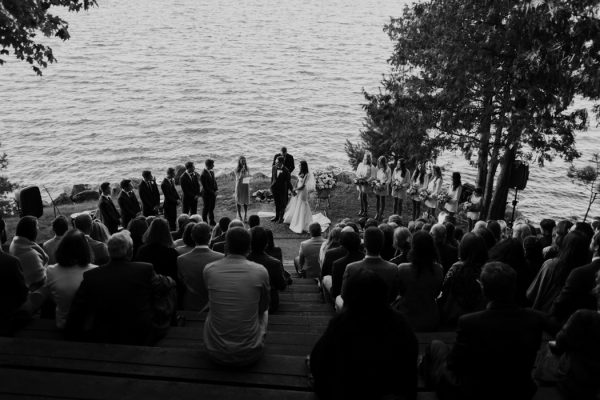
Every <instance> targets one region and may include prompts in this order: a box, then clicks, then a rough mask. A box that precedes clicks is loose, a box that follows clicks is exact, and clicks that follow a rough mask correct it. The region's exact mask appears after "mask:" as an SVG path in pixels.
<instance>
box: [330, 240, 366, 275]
mask: <svg viewBox="0 0 600 400" xmlns="http://www.w3.org/2000/svg"><path fill="white" fill-rule="evenodd" d="M347 254H348V250H346V249H345V248H344V247H342V246H338V247H334V248H333V249H329V250H327V251H326V252H325V256H324V257H323V265H322V266H321V279H323V277H324V276H326V275H331V274H332V271H333V263H334V262H335V261H337V260H339V259H340V258H342V257H344V256H346V255H347ZM361 259H362V258H361Z"/></svg>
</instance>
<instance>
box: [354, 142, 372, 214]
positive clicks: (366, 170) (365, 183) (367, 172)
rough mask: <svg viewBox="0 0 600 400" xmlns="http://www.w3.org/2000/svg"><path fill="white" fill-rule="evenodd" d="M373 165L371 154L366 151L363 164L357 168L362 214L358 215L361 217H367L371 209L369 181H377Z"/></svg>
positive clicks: (357, 186)
mask: <svg viewBox="0 0 600 400" xmlns="http://www.w3.org/2000/svg"><path fill="white" fill-rule="evenodd" d="M372 164H373V158H372V156H371V152H370V151H365V154H364V155H363V160H362V162H361V163H359V164H358V167H357V168H356V179H357V184H356V190H358V196H359V197H360V212H359V213H358V215H360V216H366V215H367V211H368V208H369V197H368V190H369V181H371V179H375V176H373V175H372Z"/></svg>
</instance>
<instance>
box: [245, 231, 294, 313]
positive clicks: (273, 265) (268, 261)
mask: <svg viewBox="0 0 600 400" xmlns="http://www.w3.org/2000/svg"><path fill="white" fill-rule="evenodd" d="M250 237H251V241H250V248H251V251H250V255H249V256H248V260H250V261H253V262H255V263H257V264H260V265H262V266H263V267H265V268H266V269H267V271H268V272H269V283H270V285H271V303H270V305H269V312H270V313H273V312H275V311H277V309H278V308H279V291H280V290H283V289H285V287H286V286H287V285H286V282H285V276H284V270H283V264H282V263H281V261H279V260H278V259H276V258H273V257H271V256H270V255H268V254H267V253H265V249H266V248H267V233H266V232H265V229H264V228H262V227H260V226H255V227H254V228H252V229H250Z"/></svg>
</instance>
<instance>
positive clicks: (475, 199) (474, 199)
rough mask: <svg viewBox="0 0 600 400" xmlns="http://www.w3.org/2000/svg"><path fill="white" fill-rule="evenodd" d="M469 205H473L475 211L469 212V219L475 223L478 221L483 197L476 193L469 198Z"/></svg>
mask: <svg viewBox="0 0 600 400" xmlns="http://www.w3.org/2000/svg"><path fill="white" fill-rule="evenodd" d="M469 203H471V204H473V211H467V218H469V219H471V220H473V221H478V220H479V213H480V210H481V196H477V195H476V194H475V193H473V194H472V195H471V197H470V198H469Z"/></svg>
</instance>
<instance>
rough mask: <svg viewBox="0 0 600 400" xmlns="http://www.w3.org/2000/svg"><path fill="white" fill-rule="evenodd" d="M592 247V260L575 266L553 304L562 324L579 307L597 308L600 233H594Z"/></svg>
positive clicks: (556, 316)
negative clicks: (596, 291)
mask: <svg viewBox="0 0 600 400" xmlns="http://www.w3.org/2000/svg"><path fill="white" fill-rule="evenodd" d="M590 248H591V250H592V252H593V258H592V262H591V263H590V264H587V265H584V266H581V267H578V268H575V269H574V270H573V271H571V272H570V273H569V275H568V277H567V280H566V282H565V284H564V286H563V287H562V290H561V291H560V293H559V295H558V296H557V297H556V300H555V301H554V304H553V305H552V309H551V314H552V317H553V318H555V319H556V320H557V321H558V322H559V323H560V324H563V323H565V322H566V321H567V319H569V317H570V316H571V315H572V314H573V313H574V312H575V311H577V310H579V309H586V310H595V309H596V296H595V295H594V293H592V290H593V289H594V277H595V276H596V274H597V273H598V271H600V233H596V234H595V235H594V238H593V239H592V243H591V245H590Z"/></svg>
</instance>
